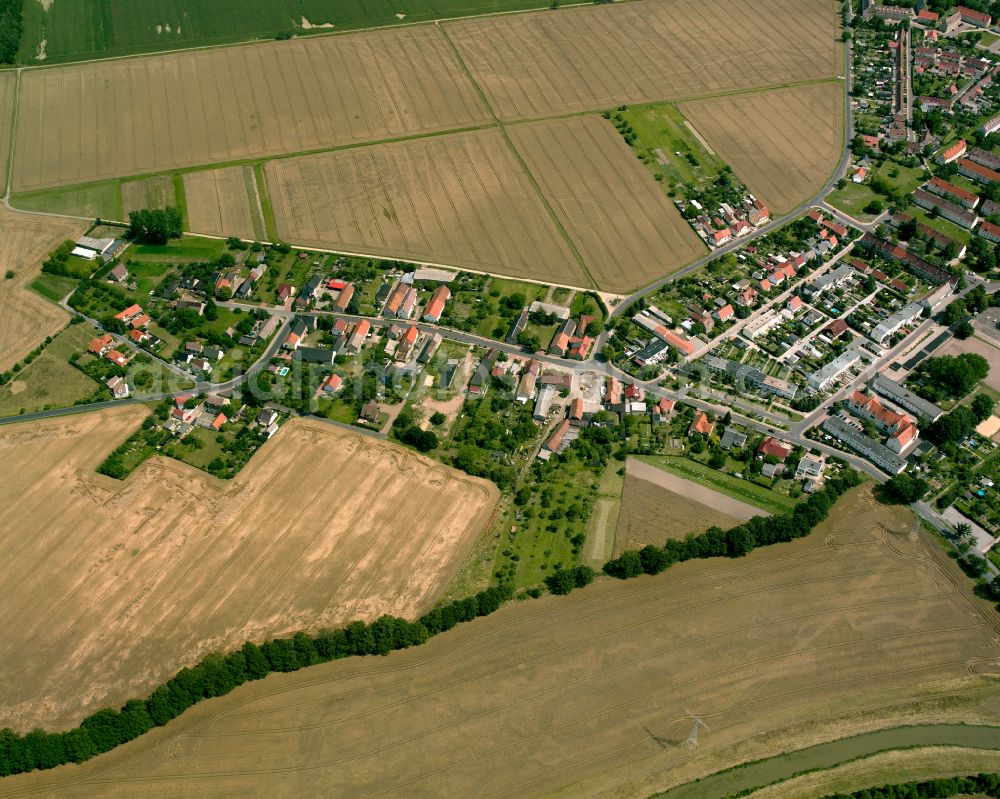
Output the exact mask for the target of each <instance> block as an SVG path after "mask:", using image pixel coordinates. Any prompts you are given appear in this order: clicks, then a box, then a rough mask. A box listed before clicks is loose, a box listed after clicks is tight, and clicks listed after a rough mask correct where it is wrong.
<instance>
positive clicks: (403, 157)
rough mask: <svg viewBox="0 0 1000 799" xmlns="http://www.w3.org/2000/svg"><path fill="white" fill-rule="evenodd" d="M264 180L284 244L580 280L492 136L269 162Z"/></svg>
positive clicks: (516, 167) (520, 174)
mask: <svg viewBox="0 0 1000 799" xmlns="http://www.w3.org/2000/svg"><path fill="white" fill-rule="evenodd" d="M265 174H266V176H267V183H268V194H269V196H270V198H271V203H272V206H273V208H274V215H275V222H276V226H277V230H278V234H279V235H280V236H282V238H284V239H286V240H288V241H294V242H296V243H301V244H304V245H306V246H320V247H327V248H331V249H339V250H346V251H348V252H362V253H366V254H372V255H384V256H387V257H400V258H410V259H413V260H418V261H431V262H436V263H446V264H450V265H454V266H459V267H465V268H471V269H477V270H482V271H490V272H498V273H500V274H505V275H511V276H515V277H530V278H535V279H539V280H546V281H551V282H555V283H562V284H569V285H586V284H587V278H586V276H585V275H584V274H582V271H581V269H580V266H579V264H578V263H577V261H576V259H575V258H574V256H573V253H572V251H571V250H570V248H569V246H568V245H567V244H566V242H565V241H564V240H563V238H562V236H561V235H560V233H559V230H558V229H557V227H556V226H555V224H554V223H553V221H552V220H551V219H550V218H549V216H548V214H547V212H546V209H545V207H544V205H543V203H542V201H541V199H540V198H539V196H538V193H537V192H536V191H535V189H534V187H533V186H532V185H531V183H530V181H529V179H528V176H527V175H526V174H525V173H524V170H523V169H522V168H521V166H520V164H519V163H518V162H517V160H516V159H515V157H514V154H513V153H512V152H511V151H510V149H509V148H508V147H507V144H506V142H505V141H504V138H503V136H502V134H501V133H500V132H499V131H497V130H487V131H476V132H471V133H459V134H454V135H449V136H438V137H433V138H428V139H422V140H414V141H407V142H397V143H394V144H386V145H376V146H374V147H365V148H358V149H351V150H344V151H342V152H335V153H325V154H322V155H314V156H305V157H302V158H292V159H283V160H278V161H272V162H270V163H268V164H267V166H266V168H265Z"/></svg>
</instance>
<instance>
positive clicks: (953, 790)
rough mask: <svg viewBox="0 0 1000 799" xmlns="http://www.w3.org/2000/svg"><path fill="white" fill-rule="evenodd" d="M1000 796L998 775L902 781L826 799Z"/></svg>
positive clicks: (939, 798)
mask: <svg viewBox="0 0 1000 799" xmlns="http://www.w3.org/2000/svg"><path fill="white" fill-rule="evenodd" d="M982 795H985V796H1000V774H976V775H975V776H971V777H943V778H941V779H936V780H926V781H924V782H903V783H898V784H895V785H883V786H881V787H879V788H862V789H861V790H858V791H855V792H854V793H836V794H830V795H829V796H827V797H826V799H902V797H906V799H949V798H950V797H952V796H982Z"/></svg>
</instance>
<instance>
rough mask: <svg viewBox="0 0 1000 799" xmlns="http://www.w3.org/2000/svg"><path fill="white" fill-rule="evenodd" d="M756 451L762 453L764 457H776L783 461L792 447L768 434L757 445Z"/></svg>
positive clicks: (789, 453)
mask: <svg viewBox="0 0 1000 799" xmlns="http://www.w3.org/2000/svg"><path fill="white" fill-rule="evenodd" d="M757 453H758V454H760V455H763V456H764V457H765V458H767V457H772V458H777V459H778V460H779V461H781V462H782V463H784V461H785V459H786V458H787V457H788V456H789V455H791V453H792V448H791V446H790V445H788V444H783V443H782V442H780V441H778V439H776V438H775V437H774V436H768V437H767V438H765V439H764V440H763V441H762V442H761V443H760V446H759V447H757Z"/></svg>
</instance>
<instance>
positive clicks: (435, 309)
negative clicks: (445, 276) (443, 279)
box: [423, 284, 451, 324]
mask: <svg viewBox="0 0 1000 799" xmlns="http://www.w3.org/2000/svg"><path fill="white" fill-rule="evenodd" d="M449 299H451V289H449V288H448V287H447V286H446V285H444V284H442V285H440V286H438V287H437V288H436V289H434V293H433V294H432V295H431V298H430V300H428V302H427V307H425V308H424V315H423V319H424V321H425V322H430V323H432V324H437V323H438V322H439V321H441V314H442V313H444V307H445V304H446V303H447V302H448V300H449Z"/></svg>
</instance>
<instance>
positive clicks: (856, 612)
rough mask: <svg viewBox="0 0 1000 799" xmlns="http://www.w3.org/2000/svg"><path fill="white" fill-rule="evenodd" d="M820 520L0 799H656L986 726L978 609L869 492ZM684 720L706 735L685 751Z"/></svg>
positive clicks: (985, 659)
mask: <svg viewBox="0 0 1000 799" xmlns="http://www.w3.org/2000/svg"><path fill="white" fill-rule="evenodd" d="M831 519H832V520H834V521H829V522H827V523H825V524H823V525H821V526H820V527H819V528H818V529H817V530H815V531H814V532H813V534H812V535H811V536H810V537H808V538H806V539H802V540H800V541H797V542H794V543H792V544H785V545H780V546H776V547H771V548H769V549H767V550H758V551H756V552H754V553H752V554H751V555H750V556H748V557H747V558H745V559H741V560H738V561H732V560H725V559H719V560H712V561H697V562H689V563H685V564H681V565H679V566H677V567H674V568H673V569H670V570H669V571H667V572H666V573H665V574H662V575H660V576H658V577H643V578H639V579H635V580H631V581H627V582H618V581H612V580H610V579H609V580H604V581H601V582H599V583H598V584H596V585H593V586H590V587H589V588H587V589H584V590H581V591H578V592H574V593H573V594H571V595H570V596H569V597H565V598H560V597H547V598H543V599H540V600H537V601H533V602H523V603H515V604H513V605H511V606H509V607H507V608H505V609H503V610H501V611H500V612H499V613H496V614H494V615H493V616H490V617H488V618H487V619H483V620H479V621H477V622H473V623H470V624H465V625H461V626H460V627H459V628H458V629H456V630H453V631H452V632H450V633H447V634H444V635H441V636H438V637H436V638H434V639H432V640H431V641H430V642H429V643H428V644H427V645H426V646H423V647H419V648H416V649H411V650H407V651H404V652H399V653H394V654H392V655H390V656H388V657H385V658H364V659H351V660H345V661H339V662H335V663H331V664H326V665H322V666H316V667H313V668H310V669H306V670H303V671H300V672H296V673H294V674H287V675H273V676H271V677H268V678H267V679H265V680H263V681H261V682H258V683H252V684H248V685H244V686H243V687H241V688H239V689H237V690H236V691H234V692H233V693H231V694H229V695H228V696H226V697H223V698H220V699H216V700H210V701H207V702H203V703H202V704H200V705H198V706H196V707H195V708H193V709H192V710H191V711H189V712H188V713H185V714H184V715H183V716H182V717H181V718H180V719H178V720H176V721H175V722H172V723H171V724H170V725H168V726H167V727H165V728H160V729H158V730H155V731H154V732H152V733H149V734H148V735H146V736H143V737H141V738H139V739H138V740H137V741H134V742H133V743H132V744H129V745H126V746H124V747H121V748H120V749H118V750H115V751H113V752H111V753H109V754H108V755H106V756H102V757H100V758H97V759H95V760H93V761H90V762H89V763H86V764H84V765H82V766H74V767H62V768H60V769H56V770H54V771H51V772H44V773H35V774H29V775H22V776H18V777H12V778H7V779H4V780H2V781H0V797H3V796H11V797H13V796H19V797H28V796H53V797H54V796H58V797H74V796H81V797H82V796H94V795H100V796H102V797H124V796H136V795H142V796H144V797H167V796H170V797H178V796H180V797H196V796H205V795H213V796H239V795H246V794H247V793H254V794H257V795H279V796H293V795H296V796H297V795H321V794H322V795H330V796H337V797H361V796H366V797H370V796H398V797H432V796H433V797H438V796H456V797H469V796H477V797H499V796H518V797H521V796H539V795H552V794H558V795H560V796H583V795H585V796H604V795H615V796H648V795H651V794H652V793H654V792H655V791H657V790H661V789H663V788H666V787H669V786H670V785H672V784H676V783H680V782H687V781H689V780H691V779H693V778H696V777H698V776H701V775H703V774H706V773H711V772H715V771H719V770H721V769H723V768H725V767H727V766H731V765H733V764H734V763H738V762H742V761H745V760H748V759H755V758H759V757H766V756H769V755H773V754H776V753H779V752H781V751H785V750H787V749H789V748H798V747H804V746H808V745H810V744H813V743H816V742H819V741H823V740H829V739H831V738H839V737H843V736H847V735H850V734H853V733H857V732H861V731H864V730H868V729H876V728H879V727H884V726H893V725H897V724H904V723H914V722H917V721H926V722H929V721H952V722H955V721H980V722H995V721H996V720H997V718H998V717H1000V699H998V696H997V691H996V682H995V680H996V677H995V676H993V675H995V674H996V672H997V670H998V656H1000V643H998V640H997V631H996V627H995V619H993V617H992V615H990V614H992V613H993V611H992V609H990V608H986V607H985V606H983V607H980V606H979V605H975V604H973V600H972V599H971V596H970V592H969V586H968V582H967V580H966V578H964V576H962V575H960V574H959V573H958V572H957V570H956V569H955V567H954V564H953V563H951V562H950V561H949V560H948V559H947V558H946V557H944V555H943V554H942V553H940V552H938V551H936V550H935V549H934V548H933V546H934V545H933V544H930V543H929V542H926V541H924V539H923V538H922V533H919V532H918V530H919V526H918V525H917V524H916V521H915V519H914V518H913V517H912V516H911V515H910V514H909V512H907V511H902V510H898V509H887V508H885V507H882V506H878V505H876V504H875V503H874V501H873V500H872V499H871V497H870V495H869V494H868V493H867V492H866V490H865V489H861V490H859V491H855V492H852V493H850V494H849V495H848V496H846V497H845V498H844V499H842V500H841V503H840V504H839V505H838V507H837V509H835V511H834V512H833V513H832V514H831ZM685 709H691V710H693V711H694V712H697V713H698V714H699V715H700V716H701V717H702V718H704V719H705V720H706V721H707V723H708V725H709V726H710V728H711V731H710V732H706V731H702V735H701V737H700V745H699V748H698V749H697V750H696V751H695V752H694V753H692V752H690V751H689V750H687V749H685V748H684V747H683V742H684V740H685V738H686V737H687V735H688V731H689V726H690V723H689V721H690V720H689V719H688V717H687V716H686V714H685ZM512 764H516V768H512Z"/></svg>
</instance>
